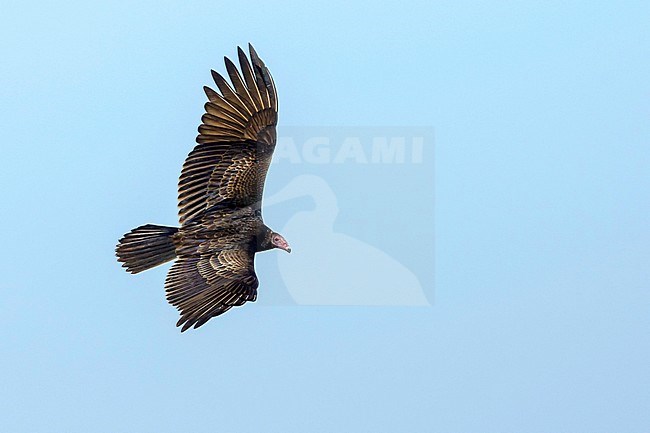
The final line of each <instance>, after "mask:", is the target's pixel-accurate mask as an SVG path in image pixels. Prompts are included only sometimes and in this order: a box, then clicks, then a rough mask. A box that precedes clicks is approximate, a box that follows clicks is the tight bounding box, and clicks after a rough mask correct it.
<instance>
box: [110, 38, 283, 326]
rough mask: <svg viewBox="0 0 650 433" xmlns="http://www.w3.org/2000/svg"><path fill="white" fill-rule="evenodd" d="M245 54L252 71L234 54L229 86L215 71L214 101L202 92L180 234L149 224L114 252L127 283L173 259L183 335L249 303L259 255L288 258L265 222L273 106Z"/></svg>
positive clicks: (269, 82) (173, 296) (264, 77)
mask: <svg viewBox="0 0 650 433" xmlns="http://www.w3.org/2000/svg"><path fill="white" fill-rule="evenodd" d="M249 51H250V62H249V60H248V58H247V57H246V54H245V53H244V51H243V50H242V49H241V48H239V47H238V48H237V54H238V57H239V66H240V70H237V67H236V66H235V65H234V63H233V62H231V61H230V60H229V59H228V58H227V57H225V58H224V60H225V63H226V70H227V71H228V76H229V77H230V82H231V83H232V85H230V84H228V82H227V81H226V80H225V79H224V77H223V76H221V75H220V74H219V73H217V72H215V71H212V77H213V78H214V81H215V83H216V84H217V87H218V89H219V92H220V93H217V92H215V91H214V90H212V89H210V88H209V87H204V90H205V93H206V95H207V97H208V102H207V103H206V104H205V114H204V115H203V117H202V118H201V121H202V124H201V126H199V135H198V137H197V138H196V141H197V143H198V145H197V146H196V147H195V148H194V149H193V150H192V151H191V152H190V154H189V155H188V156H187V159H186V160H185V163H184V164H183V168H182V171H181V175H180V179H179V182H178V207H179V211H178V216H179V220H180V227H166V226H159V225H153V224H146V225H143V226H140V227H138V228H135V229H133V230H131V232H129V233H127V234H126V235H124V236H123V237H122V239H120V241H119V243H118V245H117V248H116V253H117V258H118V259H117V260H118V262H121V263H122V266H123V267H125V268H126V270H127V271H128V272H131V273H133V274H137V273H138V272H142V271H145V270H147V269H150V268H153V267H154V266H158V265H160V264H162V263H165V262H168V261H170V260H173V259H176V262H175V263H174V265H173V266H172V267H171V269H170V270H169V273H168V274H167V279H166V281H165V290H166V294H167V300H168V301H169V303H171V304H172V305H174V306H175V307H176V308H177V309H178V310H179V311H180V315H181V318H180V320H179V321H178V323H177V324H176V326H182V328H181V332H183V331H185V330H187V329H189V328H190V327H192V326H194V328H198V327H199V326H201V325H203V324H204V323H205V322H207V321H208V320H210V319H211V318H212V317H215V316H219V315H220V314H223V313H225V312H226V311H228V310H230V309H231V308H232V307H234V306H239V305H243V304H244V303H245V302H246V301H255V299H256V298H257V287H258V285H259V282H258V280H257V276H256V275H255V268H254V265H253V258H254V256H255V253H257V252H260V251H266V250H270V249H272V248H280V249H282V250H285V251H287V252H291V248H289V244H288V243H287V241H286V240H285V239H284V237H282V235H280V234H278V233H276V232H274V231H273V230H271V229H270V228H268V227H267V226H266V225H265V224H264V221H263V220H262V213H261V201H262V192H263V189H264V179H265V178H266V172H267V171H268V168H269V164H270V163H271V157H272V155H273V149H274V148H275V141H276V131H275V125H276V124H277V120H278V98H277V93H276V91H275V84H274V83H273V78H272V77H271V74H270V73H269V70H268V69H267V67H266V66H265V65H264V62H262V60H260V58H259V57H258V56H257V53H256V52H255V50H254V49H253V47H252V46H251V45H250V44H249Z"/></svg>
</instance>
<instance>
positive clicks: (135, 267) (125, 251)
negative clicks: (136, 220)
mask: <svg viewBox="0 0 650 433" xmlns="http://www.w3.org/2000/svg"><path fill="white" fill-rule="evenodd" d="M177 231H178V229H177V228H176V227H167V226H157V225H154V224H146V225H143V226H140V227H138V228H135V229H133V230H131V231H130V232H129V233H127V234H125V235H124V237H122V239H120V242H119V243H118V244H117V247H116V248H115V252H116V255H117V261H118V262H121V263H122V267H125V268H126V270H127V271H128V272H131V273H132V274H137V273H138V272H142V271H146V270H147V269H151V268H153V267H154V266H158V265H162V264H163V263H165V262H168V261H170V260H173V259H175V258H176V248H175V246H174V242H173V240H172V236H173V235H174V234H175V233H176V232H177Z"/></svg>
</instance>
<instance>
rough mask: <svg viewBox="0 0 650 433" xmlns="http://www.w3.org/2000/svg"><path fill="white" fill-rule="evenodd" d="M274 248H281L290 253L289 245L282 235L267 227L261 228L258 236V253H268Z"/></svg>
mask: <svg viewBox="0 0 650 433" xmlns="http://www.w3.org/2000/svg"><path fill="white" fill-rule="evenodd" d="M273 248H280V249H281V250H285V251H286V252H288V253H290V252H291V248H289V243H288V242H287V240H286V239H285V238H284V236H282V235H281V234H280V233H276V232H274V231H273V230H271V229H270V228H268V227H266V226H262V227H261V231H260V232H259V233H258V235H257V251H267V250H271V249H273Z"/></svg>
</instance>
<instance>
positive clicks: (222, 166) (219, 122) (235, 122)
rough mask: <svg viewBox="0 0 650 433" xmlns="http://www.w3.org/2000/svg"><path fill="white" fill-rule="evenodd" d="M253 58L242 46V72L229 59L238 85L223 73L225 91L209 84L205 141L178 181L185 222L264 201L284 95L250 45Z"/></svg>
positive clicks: (181, 217)
mask: <svg viewBox="0 0 650 433" xmlns="http://www.w3.org/2000/svg"><path fill="white" fill-rule="evenodd" d="M249 49H250V57H251V62H249V61H248V58H247V57H246V54H244V52H243V51H242V49H241V48H237V52H238V56H239V66H240V69H241V74H240V71H238V70H237V67H236V66H235V65H234V64H233V63H232V62H231V61H230V60H229V59H228V58H225V63H226V70H227V71H228V76H229V77H230V81H231V83H232V86H231V85H230V84H228V82H227V81H226V79H225V78H224V77H223V76H221V75H220V74H219V73H217V72H215V71H212V76H213V78H214V81H215V83H216V84H217V87H218V89H219V92H220V93H218V92H215V91H214V90H212V89H210V88H209V87H204V90H205V93H206V95H207V96H208V99H209V101H208V102H207V103H206V104H205V111H206V113H205V114H204V115H203V117H202V119H201V120H202V122H203V123H202V124H201V126H199V135H198V137H197V138H196V141H197V143H199V144H198V145H197V146H196V147H195V148H194V150H192V152H190V154H189V155H188V157H187V159H186V160H185V163H184V164H183V170H182V172H181V176H180V180H179V183H178V206H179V212H178V214H179V220H180V223H181V224H184V223H185V222H186V221H189V220H191V219H192V218H194V217H196V216H197V215H200V214H201V213H202V212H203V211H204V210H205V209H207V208H208V207H212V206H215V205H219V204H223V205H228V206H235V207H239V206H247V205H250V204H253V203H256V202H259V201H261V199H262V191H263V188H264V180H265V179H266V172H267V170H268V167H269V164H270V163H271V156H272V154H273V150H274V148H275V141H276V131H275V125H276V124H277V119H278V99H277V93H276V90H275V84H274V83H273V78H272V77H271V74H270V73H269V70H268V69H267V67H266V66H265V65H264V63H263V62H262V61H261V60H260V58H259V57H258V56H257V53H256V52H255V50H254V49H253V47H252V46H251V45H249Z"/></svg>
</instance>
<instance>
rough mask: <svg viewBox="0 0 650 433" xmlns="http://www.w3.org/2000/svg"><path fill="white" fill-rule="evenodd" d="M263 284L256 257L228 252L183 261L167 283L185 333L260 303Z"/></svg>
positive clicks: (168, 297)
mask: <svg viewBox="0 0 650 433" xmlns="http://www.w3.org/2000/svg"><path fill="white" fill-rule="evenodd" d="M258 285H259V282H258V280H257V276H256V275H255V269H254V268H253V254H251V253H249V252H248V250H246V249H243V248H242V249H240V248H235V249H224V250H221V251H219V252H216V253H213V254H204V255H196V256H189V257H181V258H179V259H178V260H177V261H176V263H174V265H173V266H172V267H171V269H170V270H169V273H168V274H167V280H166V281H165V289H166V292H167V301H169V303H170V304H172V305H173V306H175V307H176V308H177V309H178V310H179V311H180V313H181V318H180V319H179V321H178V323H176V326H181V325H182V328H181V332H183V331H185V330H187V329H189V328H190V327H192V326H194V328H198V327H199V326H201V325H203V324H204V323H205V322H207V321H208V320H210V319H211V318H213V317H216V316H219V315H221V314H223V313H225V312H226V311H228V310H229V309H231V308H232V307H234V306H238V305H243V304H244V303H245V302H246V301H255V299H257V287H258Z"/></svg>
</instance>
